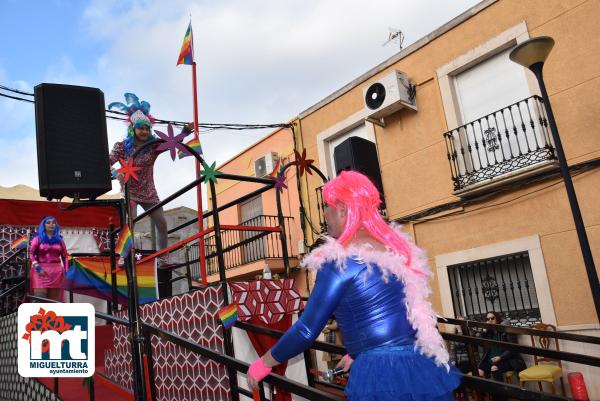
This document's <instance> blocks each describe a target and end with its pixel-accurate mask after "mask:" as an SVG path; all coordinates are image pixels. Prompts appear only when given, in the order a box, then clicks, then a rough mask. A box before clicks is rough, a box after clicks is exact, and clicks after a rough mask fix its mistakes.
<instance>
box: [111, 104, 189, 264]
mask: <svg viewBox="0 0 600 401" xmlns="http://www.w3.org/2000/svg"><path fill="white" fill-rule="evenodd" d="M125 101H126V103H127V104H123V103H120V102H113V103H111V104H109V105H108V108H109V109H112V108H117V109H119V110H120V111H122V112H124V113H125V114H127V116H128V121H129V126H128V128H127V135H126V136H125V139H123V140H122V141H119V142H116V143H115V144H114V146H113V149H112V151H111V153H110V165H111V166H112V165H114V164H115V163H117V162H119V159H123V160H129V159H130V158H131V156H132V155H133V153H134V152H135V150H136V149H137V148H139V147H140V146H142V145H143V144H145V143H146V142H149V141H152V140H154V139H156V137H155V136H154V134H153V133H152V125H153V124H154V117H152V115H151V114H150V103H148V102H146V101H141V102H140V101H139V99H138V97H137V96H136V95H134V94H133V93H125ZM182 132H185V133H187V134H190V133H191V132H192V124H186V125H185V127H184V128H183V131H182ZM157 147H158V144H155V145H153V146H150V147H149V148H145V149H144V150H143V151H142V153H141V154H137V156H136V158H135V162H134V163H133V164H134V165H135V166H137V167H141V170H139V171H138V172H137V175H138V179H137V180H136V179H130V180H129V199H130V201H131V205H130V207H131V212H132V214H133V217H134V218H135V216H136V215H137V205H140V206H141V207H142V208H143V209H144V210H148V209H149V208H151V207H152V206H154V205H155V204H157V203H158V202H160V199H159V198H158V193H157V191H156V186H155V184H154V162H155V161H156V158H157V157H158V155H159V154H160V153H161V152H160V151H158V150H157ZM113 176H115V178H117V179H118V180H119V183H120V184H121V189H122V190H123V189H124V188H125V182H124V181H123V175H122V174H114V170H113ZM150 218H151V219H152V221H153V222H154V224H155V226H156V231H157V246H158V248H159V249H163V248H165V247H166V246H167V221H166V219H165V215H164V211H163V208H162V207H161V208H159V209H156V210H154V211H153V212H152V213H151V214H150ZM122 263H123V259H122V258H120V259H119V264H122ZM168 264H169V254H168V253H166V254H164V255H161V256H160V257H159V258H158V266H159V267H165V266H167V265H168Z"/></svg>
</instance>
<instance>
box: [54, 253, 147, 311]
mask: <svg viewBox="0 0 600 401" xmlns="http://www.w3.org/2000/svg"><path fill="white" fill-rule="evenodd" d="M135 271H136V275H137V283H138V292H139V296H140V304H145V303H148V302H152V301H155V300H157V299H158V296H157V287H156V277H155V272H154V262H153V261H148V262H145V263H142V264H138V263H136V266H135ZM116 275H117V302H118V303H119V304H121V305H127V301H128V293H127V275H126V274H125V270H123V269H121V270H118V271H117V272H116ZM63 288H64V289H65V290H67V291H73V292H76V293H78V294H84V295H89V296H92V297H96V298H100V299H105V300H107V301H110V300H111V299H112V287H111V276H110V258H109V257H104V256H100V257H99V256H94V257H79V258H71V260H70V269H69V270H68V271H67V272H66V274H65V280H64V282H63Z"/></svg>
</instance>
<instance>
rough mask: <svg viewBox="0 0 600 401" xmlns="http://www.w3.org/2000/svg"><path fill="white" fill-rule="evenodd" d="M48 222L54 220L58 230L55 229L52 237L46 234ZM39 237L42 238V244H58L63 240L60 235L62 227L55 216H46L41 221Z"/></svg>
mask: <svg viewBox="0 0 600 401" xmlns="http://www.w3.org/2000/svg"><path fill="white" fill-rule="evenodd" d="M48 220H54V222H55V223H56V228H55V229H54V234H53V235H52V237H48V234H46V222H47V221H48ZM37 236H38V237H39V238H40V244H58V243H60V240H61V239H62V236H61V235H60V226H59V225H58V221H57V220H56V219H55V218H54V217H53V216H46V217H44V218H43V219H42V221H40V225H39V227H38V231H37Z"/></svg>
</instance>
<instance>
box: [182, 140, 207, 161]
mask: <svg viewBox="0 0 600 401" xmlns="http://www.w3.org/2000/svg"><path fill="white" fill-rule="evenodd" d="M186 145H187V146H189V147H190V148H192V150H193V151H194V152H196V153H198V154H199V155H200V156H202V146H201V145H200V140H199V139H196V138H193V139H192V140H191V141H189V142H187V143H186ZM187 156H191V155H190V154H189V153H188V152H182V151H181V150H178V151H177V157H178V158H180V159H183V158H184V157H187Z"/></svg>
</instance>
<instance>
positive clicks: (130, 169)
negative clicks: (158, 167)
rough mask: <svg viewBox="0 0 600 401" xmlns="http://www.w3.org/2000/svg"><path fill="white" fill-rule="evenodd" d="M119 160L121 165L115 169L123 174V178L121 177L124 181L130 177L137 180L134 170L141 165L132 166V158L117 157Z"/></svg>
mask: <svg viewBox="0 0 600 401" xmlns="http://www.w3.org/2000/svg"><path fill="white" fill-rule="evenodd" d="M119 162H120V163H121V166H123V167H121V168H120V169H118V170H117V171H118V172H119V173H123V174H125V178H124V179H123V181H124V182H127V181H129V178H130V177H133V178H135V180H136V181H139V179H138V175H137V173H136V171H138V170H141V169H142V168H141V167H137V166H134V165H133V160H132V159H129V160H127V161H126V160H125V159H122V158H119Z"/></svg>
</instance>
